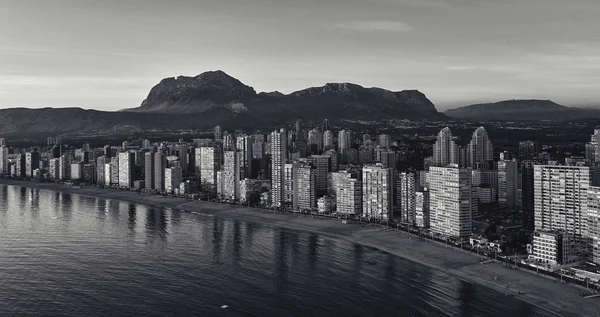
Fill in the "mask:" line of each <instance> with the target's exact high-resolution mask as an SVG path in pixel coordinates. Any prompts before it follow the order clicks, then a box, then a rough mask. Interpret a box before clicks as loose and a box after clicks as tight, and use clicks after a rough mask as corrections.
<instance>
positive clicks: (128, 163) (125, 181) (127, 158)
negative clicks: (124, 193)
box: [119, 152, 135, 188]
mask: <svg viewBox="0 0 600 317" xmlns="http://www.w3.org/2000/svg"><path fill="white" fill-rule="evenodd" d="M134 178H135V153H133V152H121V153H119V186H120V187H126V188H132V187H133V181H134V180H135V179H134Z"/></svg>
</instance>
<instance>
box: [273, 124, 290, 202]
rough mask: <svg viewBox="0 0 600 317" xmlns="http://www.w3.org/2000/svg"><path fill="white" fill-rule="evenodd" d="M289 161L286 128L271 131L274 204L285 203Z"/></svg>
mask: <svg viewBox="0 0 600 317" xmlns="http://www.w3.org/2000/svg"><path fill="white" fill-rule="evenodd" d="M286 161H287V133H286V131H285V129H283V128H282V129H281V130H280V131H273V132H271V166H272V169H271V192H272V202H273V206H275V207H281V206H283V204H284V172H285V163H286Z"/></svg>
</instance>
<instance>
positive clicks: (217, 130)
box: [215, 126, 223, 141]
mask: <svg viewBox="0 0 600 317" xmlns="http://www.w3.org/2000/svg"><path fill="white" fill-rule="evenodd" d="M222 139H223V130H222V129H221V126H216V127H215V140H217V141H218V140H222Z"/></svg>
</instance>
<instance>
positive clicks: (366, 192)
mask: <svg viewBox="0 0 600 317" xmlns="http://www.w3.org/2000/svg"><path fill="white" fill-rule="evenodd" d="M392 182H393V177H392V169H390V168H386V167H385V166H383V164H381V163H377V164H375V165H366V166H364V167H363V170H362V195H363V199H362V203H363V208H362V214H363V216H365V217H373V218H379V219H381V220H388V219H391V218H392V217H393V210H394V203H393V202H394V199H393V197H392V196H393V190H392V188H393V187H392V186H393V184H392Z"/></svg>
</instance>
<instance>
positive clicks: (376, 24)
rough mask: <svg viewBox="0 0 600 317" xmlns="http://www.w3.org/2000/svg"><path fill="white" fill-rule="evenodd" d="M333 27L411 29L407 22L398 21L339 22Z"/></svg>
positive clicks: (404, 30) (394, 30)
mask: <svg viewBox="0 0 600 317" xmlns="http://www.w3.org/2000/svg"><path fill="white" fill-rule="evenodd" d="M335 27H336V28H339V29H346V30H356V31H385V32H410V31H412V30H413V27H412V26H410V25H409V24H408V23H404V22H398V21H357V22H349V23H339V24H336V25H335Z"/></svg>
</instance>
